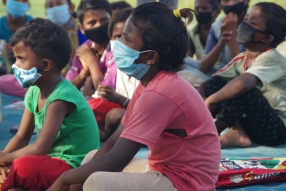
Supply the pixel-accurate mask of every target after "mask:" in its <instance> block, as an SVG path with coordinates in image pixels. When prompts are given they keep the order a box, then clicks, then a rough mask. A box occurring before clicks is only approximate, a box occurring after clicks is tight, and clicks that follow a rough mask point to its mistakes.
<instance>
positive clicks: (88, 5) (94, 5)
mask: <svg viewBox="0 0 286 191" xmlns="http://www.w3.org/2000/svg"><path fill="white" fill-rule="evenodd" d="M96 9H103V10H105V11H106V12H108V13H109V14H110V15H111V12H112V10H111V6H110V3H109V2H108V1H107V0H85V1H82V2H81V3H80V4H79V6H78V9H77V17H78V19H79V22H80V23H81V24H82V23H83V18H84V14H85V13H86V12H87V11H92V10H96Z"/></svg>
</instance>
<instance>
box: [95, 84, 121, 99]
mask: <svg viewBox="0 0 286 191" xmlns="http://www.w3.org/2000/svg"><path fill="white" fill-rule="evenodd" d="M97 92H98V95H100V96H101V97H102V98H104V99H106V100H108V101H110V102H113V103H118V102H119V97H120V95H119V94H118V93H117V92H116V91H115V90H114V89H113V88H111V87H109V86H98V88H97Z"/></svg>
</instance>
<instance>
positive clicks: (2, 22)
mask: <svg viewBox="0 0 286 191" xmlns="http://www.w3.org/2000/svg"><path fill="white" fill-rule="evenodd" d="M6 18H7V15H4V16H2V17H0V27H1V26H2V27H3V25H7V23H6ZM2 27H1V28H2ZM0 32H1V30H0Z"/></svg>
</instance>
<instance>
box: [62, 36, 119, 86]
mask: <svg viewBox="0 0 286 191" xmlns="http://www.w3.org/2000/svg"><path fill="white" fill-rule="evenodd" d="M84 44H87V45H88V46H89V47H91V45H92V41H91V40H87V41H85V43H84ZM99 67H100V70H101V72H102V73H103V74H104V79H103V81H102V85H105V86H110V87H112V88H113V89H115V88H116V73H117V71H116V64H115V63H114V60H113V53H112V51H111V48H110V45H108V46H107V48H106V50H105V51H104V53H103V55H102V57H101V58H100V61H99ZM81 70H82V65H81V62H80V60H79V59H78V57H76V56H74V57H73V60H72V64H71V67H70V69H69V71H68V73H67V75H66V79H67V80H68V81H73V80H74V79H75V78H76V77H77V76H78V75H79V73H80V71H81Z"/></svg>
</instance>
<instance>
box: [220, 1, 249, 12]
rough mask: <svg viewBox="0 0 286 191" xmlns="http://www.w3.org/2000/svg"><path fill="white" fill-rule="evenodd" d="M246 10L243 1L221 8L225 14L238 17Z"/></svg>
mask: <svg viewBox="0 0 286 191" xmlns="http://www.w3.org/2000/svg"><path fill="white" fill-rule="evenodd" d="M246 9H247V6H245V4H244V1H242V2H239V3H236V4H234V5H231V6H223V7H222V10H223V11H224V13H225V14H229V13H234V14H236V15H237V16H239V15H240V14H241V13H242V12H243V11H245V10H246Z"/></svg>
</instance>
